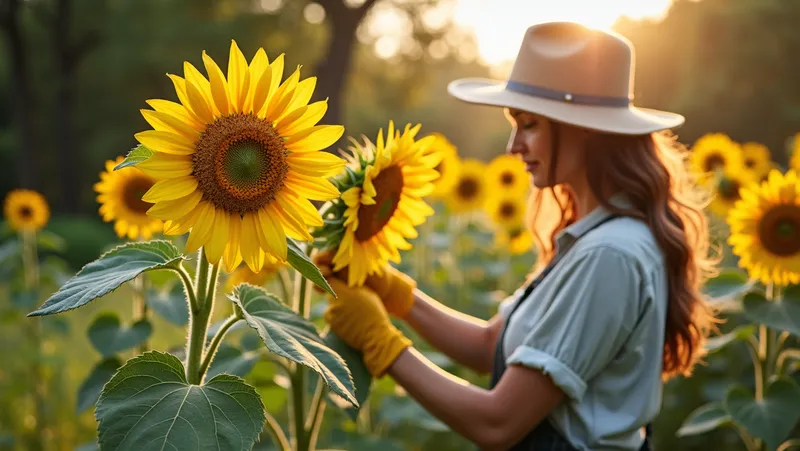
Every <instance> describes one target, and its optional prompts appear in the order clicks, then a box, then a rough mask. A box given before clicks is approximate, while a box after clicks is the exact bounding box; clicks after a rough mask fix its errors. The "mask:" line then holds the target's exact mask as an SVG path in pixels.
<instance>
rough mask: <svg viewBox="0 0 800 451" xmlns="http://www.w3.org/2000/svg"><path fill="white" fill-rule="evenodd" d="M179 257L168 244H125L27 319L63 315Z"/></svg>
mask: <svg viewBox="0 0 800 451" xmlns="http://www.w3.org/2000/svg"><path fill="white" fill-rule="evenodd" d="M182 259H183V255H181V253H180V251H179V250H178V248H177V247H175V245H173V244H172V243H170V242H169V241H164V240H155V241H148V242H145V243H126V244H123V245H121V246H117V247H116V248H114V249H112V250H110V251H108V252H106V253H105V254H103V255H101V256H100V258H98V259H97V260H95V261H93V262H91V263H89V264H87V265H86V266H84V267H83V268H82V269H81V270H80V271H79V272H78V274H76V275H75V277H73V278H71V279H70V280H68V281H67V283H65V284H64V285H63V286H62V287H61V288H60V289H59V290H58V291H57V292H56V293H55V294H53V295H52V296H50V298H49V299H48V300H47V301H45V303H44V304H43V305H42V306H41V307H40V308H39V309H38V310H36V311H34V312H31V313H29V314H28V316H42V315H52V314H54V313H61V312H66V311H67V310H72V309H75V308H78V307H81V306H83V305H86V304H88V303H89V302H91V301H93V300H95V299H97V298H99V297H102V296H105V295H107V294H108V293H111V292H112V291H114V290H116V289H117V288H119V287H120V285H122V284H123V283H125V282H128V281H130V280H133V279H134V278H136V277H137V276H138V275H139V274H141V273H143V272H145V271H152V270H154V269H167V268H171V269H174V268H177V267H178V265H180V262H181V260H182Z"/></svg>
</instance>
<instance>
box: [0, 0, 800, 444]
mask: <svg viewBox="0 0 800 451" xmlns="http://www.w3.org/2000/svg"><path fill="white" fill-rule="evenodd" d="M459 3H460V0H453V1H447V0H442V1H435V0H434V1H431V0H366V1H363V0H360V1H359V0H352V1H351V0H319V1H305V0H303V1H297V2H294V1H292V2H289V1H281V0H261V1H258V2H242V1H238V0H237V1H234V0H219V1H214V2H198V1H195V0H169V1H164V2H149V1H142V0H140V1H137V2H135V1H129V0H120V1H117V2H106V1H99V0H98V2H97V3H96V4H95V3H92V2H73V1H70V0H31V1H22V0H0V29H1V30H2V31H3V39H4V42H6V43H8V46H7V48H4V49H3V50H2V51H0V58H3V61H9V62H10V64H7V65H5V66H3V67H0V85H2V86H5V87H8V88H9V89H7V90H5V91H4V92H3V93H2V94H0V98H3V99H5V100H7V102H0V171H5V172H3V176H2V177H0V199H2V202H3V208H2V222H1V223H0V350H2V353H3V359H2V364H0V451H93V450H102V451H123V450H125V451H127V450H142V449H147V450H149V449H158V450H167V449H175V450H232V451H237V450H240V451H249V450H256V451H267V450H271V451H313V450H320V451H322V450H327V451H331V450H352V451H367V450H380V451H384V450H385V451H394V450H397V451H405V450H413V451H417V450H419V451H426V450H431V451H451V450H452V451H456V450H464V449H475V447H474V445H472V444H471V443H469V442H468V441H466V440H465V439H463V438H462V437H460V436H459V435H457V434H456V433H454V432H453V431H452V430H450V428H449V427H448V426H447V425H446V424H444V423H443V422H441V421H439V420H438V419H436V418H435V417H434V416H432V415H431V414H429V413H428V412H427V411H425V410H424V409H423V408H422V407H421V406H420V405H419V404H418V403H417V402H416V401H415V400H414V399H413V398H411V397H410V396H409V395H408V394H407V393H406V392H405V391H404V390H403V389H402V388H401V387H400V386H399V385H397V384H395V382H394V381H393V380H392V379H391V378H390V377H388V376H387V377H381V378H377V379H376V378H373V377H371V375H370V374H371V370H372V369H371V368H367V366H366V364H365V363H364V359H362V357H361V355H360V354H359V353H358V352H356V351H355V350H353V349H351V348H350V347H348V346H347V345H346V344H345V343H344V342H343V341H342V340H341V339H340V338H339V337H337V336H336V335H335V334H333V333H331V332H330V331H329V330H328V326H327V324H326V319H325V312H326V308H327V307H328V305H329V302H328V299H329V296H330V295H331V294H332V293H333V292H334V290H333V289H332V288H331V286H330V285H329V284H328V281H327V280H326V277H325V276H326V275H328V274H324V273H323V271H322V270H321V269H320V267H322V266H323V265H321V264H319V262H320V261H325V262H327V263H329V267H330V268H331V269H332V271H334V272H339V273H340V274H343V273H345V272H346V277H344V278H345V279H346V282H347V284H348V285H351V286H358V285H364V284H365V283H366V282H365V281H367V280H368V279H369V278H370V277H373V276H376V275H380V274H382V273H383V271H385V270H386V269H387V268H388V267H389V266H392V267H394V268H397V269H398V270H400V271H401V272H402V273H404V274H406V275H407V276H408V277H410V278H412V279H413V280H414V281H415V282H416V285H417V286H418V287H419V288H420V289H421V290H422V291H424V292H425V293H427V294H429V295H430V296H431V297H433V298H434V299H437V300H438V301H440V302H441V303H443V304H445V305H446V306H448V307H451V308H453V309H455V310H458V311H460V312H463V313H466V314H468V315H472V316H475V317H478V318H482V319H488V318H490V317H492V316H493V315H495V314H496V312H497V309H498V305H499V303H500V302H501V301H502V300H504V299H506V298H507V297H508V296H510V295H512V294H513V293H514V292H515V291H516V290H517V289H518V288H519V287H520V286H521V285H522V284H523V283H524V281H525V280H526V279H527V278H528V276H529V275H530V273H531V271H532V270H533V268H534V266H535V264H536V263H537V255H536V250H535V249H536V245H535V244H536V241H535V237H534V235H533V234H532V233H531V232H530V231H529V228H528V223H529V222H530V218H529V217H528V214H529V212H528V200H529V195H530V192H531V184H530V176H529V174H528V173H527V171H526V168H525V166H524V164H523V163H522V162H521V161H520V160H519V159H518V158H516V157H513V156H510V155H507V154H505V153H504V152H503V149H504V143H505V142H506V140H507V137H508V126H507V124H506V123H504V122H503V121H502V115H501V114H500V113H499V112H498V111H494V110H493V111H492V112H486V111H484V110H478V109H464V108H465V107H463V106H462V105H459V104H456V103H453V102H451V101H450V100H448V99H446V96H445V94H444V92H445V86H446V82H447V81H449V80H451V79H454V78H458V77H462V76H464V75H470V76H471V75H480V76H488V75H495V74H494V73H493V72H491V73H490V68H489V67H488V66H489V65H488V64H484V63H482V62H481V61H480V60H479V59H478V58H477V56H475V55H473V56H471V57H470V52H472V53H475V54H476V55H477V48H478V47H479V46H478V42H476V41H475V38H473V37H472V35H470V34H469V33H467V32H465V31H464V30H462V29H460V28H459V26H458V24H457V21H456V20H454V19H453V20H451V19H452V17H455V15H454V14H455V13H453V10H452V9H448V8H455V7H456V6H454V5H458V4H459ZM669 3H670V5H671V7H670V8H669V9H668V14H667V15H666V16H665V18H664V19H663V20H661V21H657V22H653V21H651V20H649V19H647V20H641V21H635V20H632V19H627V18H625V17H621V18H620V19H619V20H618V21H617V23H616V25H615V29H617V30H618V31H619V32H621V33H623V34H624V35H625V36H627V37H630V39H631V40H632V41H634V42H635V44H636V46H637V49H638V50H637V51H638V52H639V55H641V56H642V58H641V60H642V61H643V63H644V64H643V65H642V67H643V68H637V71H642V72H637V83H639V84H640V86H643V87H644V91H645V94H644V95H643V96H641V97H640V96H639V94H638V93H637V98H643V99H644V103H647V104H651V105H653V106H659V105H663V106H665V107H666V106H669V107H674V109H675V110H676V111H681V112H685V113H686V116H687V118H688V119H689V120H688V122H687V125H686V126H685V127H684V128H682V129H680V130H678V131H677V133H678V134H679V139H680V141H681V142H684V143H686V145H687V148H688V152H687V158H686V161H685V164H686V166H687V168H688V169H689V170H690V172H691V173H692V174H693V175H694V176H695V177H696V180H697V181H698V183H699V184H700V185H701V186H702V187H703V188H704V189H705V190H706V191H707V192H708V194H709V195H708V203H707V209H706V213H707V215H708V216H709V218H710V224H711V228H712V230H711V232H712V238H713V246H712V247H713V251H712V254H713V255H711V257H712V258H715V259H716V260H718V264H717V267H718V269H719V270H718V273H717V274H715V275H714V276H713V277H712V278H710V279H709V280H708V281H707V282H706V284H705V286H704V295H705V296H707V298H708V300H709V301H710V302H711V303H712V305H713V306H714V308H715V309H716V311H717V312H718V316H719V317H720V319H722V322H721V324H720V325H719V331H718V332H715V333H714V335H712V336H711V337H710V338H709V340H708V341H707V343H706V352H707V355H706V356H705V357H704V359H703V363H702V364H701V365H699V366H698V367H697V368H696V369H695V371H694V373H693V374H692V376H691V377H677V378H674V379H671V380H669V381H668V382H667V383H666V384H665V386H664V391H663V395H662V409H661V412H660V414H659V416H658V418H657V419H656V421H655V422H654V424H653V429H654V442H655V443H654V445H655V446H654V448H655V449H656V450H690V451H705V450H715V451H716V450H721V451H740V450H744V451H761V450H769V451H789V450H792V449H800V125H799V124H798V123H797V117H798V116H797V111H798V110H797V106H796V105H798V104H800V94H797V95H796V91H797V89H796V77H795V76H794V75H792V74H795V73H796V71H795V70H786V71H780V70H778V71H773V70H772V69H774V68H775V67H778V68H785V67H788V66H786V65H787V64H790V62H787V61H794V60H793V59H792V58H787V57H786V55H795V54H797V52H800V45H797V43H800V40H797V39H794V38H795V37H796V36H797V33H796V23H797V22H798V21H800V7H798V6H796V5H794V3H790V2H780V1H762V0H731V3H729V2H728V1H727V0H726V1H722V0H701V1H686V0H675V1H673V2H669ZM731 4H735V7H730V5H731ZM438 8H441V11H444V12H443V13H442V12H441V11H440V10H439V9H438ZM320 10H321V11H322V12H321V13H320ZM431 11H433V13H431ZM428 13H431V14H429V15H428ZM440 13H441V14H440ZM392 14H394V15H395V16H392ZM437 14H440V15H442V17H446V18H447V20H445V21H444V22H443V23H438V22H436V17H438V16H437ZM451 16H452V17H451ZM387 17H389V19H387ZM392 17H394V19H392ZM397 17H400V19H398V18H397ZM404 17H405V19H403V18H404ZM431 17H433V18H431ZM392 20H395V21H399V22H400V23H401V24H402V25H401V26H398V27H395V28H397V29H399V30H401V31H400V32H398V33H399V34H400V35H401V37H402V38H403V39H405V41H403V45H398V46H397V49H395V50H396V52H395V54H393V55H389V56H386V55H384V53H387V52H388V50H387V48H389V49H390V47H391V45H388V44H386V42H387V41H386V39H385V38H386V36H391V33H392V30H393V25H392V24H393V23H394V22H392ZM395 25H396V23H395ZM325 27H327V28H329V29H330V30H331V32H332V36H333V37H332V38H330V39H329V38H327V37H325V36H324V33H323V28H325ZM765 29H769V30H776V32H775V33H774V36H777V37H775V39H772V37H770V38H766V37H761V38H758V37H759V36H761V35H762V34H763V30H765ZM394 31H397V30H394ZM738 33H743V34H746V35H747V36H749V38H748V39H745V40H736V39H732V38H731V36H734V35H737V36H738ZM667 35H669V36H674V37H675V39H674V40H665V39H663V36H667ZM770 36H772V35H770ZM790 37H791V39H790ZM664 42H669V44H668V45H665V44H664ZM343 43H344V44H343ZM345 44H347V45H348V46H350V47H349V48H350V50H346V49H347V48H348V47H347V46H345ZM326 46H328V47H326ZM473 47H474V48H473ZM442 48H445V49H447V52H446V53H445V56H442V57H439V56H437V55H439V54H441V52H442V51H441V49H442ZM764 48H769V49H773V50H774V51H770V52H766V51H764ZM204 49H206V50H204ZM437 49H438V50H437ZM654 55H658V57H657V58H656V57H655V56H654ZM771 58H773V59H771ZM661 60H663V61H664V62H660V61H661ZM493 69H497V68H493ZM648 71H650V72H648ZM164 73H166V76H164ZM687 74H688V75H687ZM731 74H736V76H734V75H731ZM776 74H777V75H776ZM670 77H672V78H675V79H680V80H681V83H667V81H668V80H667V79H668V78H670ZM709 80H713V81H712V82H709ZM709 83H711V84H709ZM678 85H680V86H682V87H681V88H680V89H681V90H680V91H676V90H677V89H678V87H677V86H678ZM712 85H713V86H712ZM753 86H759V87H761V88H759V90H758V91H757V94H758V95H756V91H754V90H753ZM648 93H649V94H648ZM648 96H649V97H648ZM668 109H673V108H668ZM137 110H138V111H137ZM723 131H724V132H723ZM741 137H748V139H741ZM739 139H741V141H742V142H739V141H738V140H739ZM343 283H344V282H343ZM391 313H398V312H391ZM401 316H402V315H401ZM395 325H396V326H397V327H398V328H399V329H400V330H401V331H402V332H403V333H404V334H405V335H406V336H407V337H408V338H409V339H410V340H411V341H412V342H413V343H414V345H415V347H416V348H417V349H418V350H419V351H420V352H421V353H423V354H424V355H425V356H426V357H427V358H428V359H429V360H430V361H432V362H434V363H435V364H436V365H438V366H440V367H441V368H442V369H444V370H445V371H448V372H450V373H452V374H454V375H456V376H458V377H460V378H462V379H464V380H467V381H469V382H471V383H474V384H477V385H480V386H486V385H487V384H488V382H489V380H488V376H482V375H476V374H475V373H473V372H472V371H470V370H468V369H467V368H465V367H462V366H461V365H459V364H457V363H456V362H454V361H452V360H450V359H449V358H448V357H447V356H445V355H444V354H442V353H440V352H438V351H437V350H436V349H433V348H432V347H430V346H429V345H428V344H427V343H426V341H425V340H424V339H423V337H421V336H419V335H418V334H417V333H416V332H415V331H414V330H413V329H412V328H411V327H409V326H408V325H406V324H405V323H403V322H401V321H395ZM372 372H374V371H372Z"/></svg>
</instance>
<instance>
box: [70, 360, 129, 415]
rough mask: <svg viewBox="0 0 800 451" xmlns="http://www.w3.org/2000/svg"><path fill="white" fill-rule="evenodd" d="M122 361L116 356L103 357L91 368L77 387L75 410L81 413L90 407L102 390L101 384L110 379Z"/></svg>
mask: <svg viewBox="0 0 800 451" xmlns="http://www.w3.org/2000/svg"><path fill="white" fill-rule="evenodd" d="M121 366H122V362H120V360H119V359H118V358H116V357H108V358H106V359H103V360H101V361H99V362H97V364H96V365H95V366H94V368H92V372H91V373H89V376H87V377H86V380H84V381H83V383H81V386H80V388H78V397H77V407H76V409H75V411H76V412H78V413H81V412H83V411H84V410H86V409H88V408H89V407H92V406H93V405H94V404H95V403H96V402H97V398H99V397H100V393H101V392H102V391H103V386H104V385H106V382H108V381H110V380H111V377H112V376H114V374H115V373H116V372H117V370H118V369H119V367H121Z"/></svg>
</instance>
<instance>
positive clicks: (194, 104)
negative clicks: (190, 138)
mask: <svg viewBox="0 0 800 451" xmlns="http://www.w3.org/2000/svg"><path fill="white" fill-rule="evenodd" d="M186 97H187V98H188V99H189V105H190V106H191V108H192V111H193V112H194V114H195V115H196V116H197V118H198V119H200V121H201V122H203V123H204V124H210V123H211V122H212V121H213V120H214V114H213V112H212V110H211V106H210V105H209V104H208V101H207V100H206V98H205V97H204V96H203V93H202V91H200V88H198V87H197V86H195V85H194V84H193V83H189V82H187V83H186Z"/></svg>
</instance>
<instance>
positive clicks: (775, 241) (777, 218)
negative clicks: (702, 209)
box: [728, 171, 800, 285]
mask: <svg viewBox="0 0 800 451" xmlns="http://www.w3.org/2000/svg"><path fill="white" fill-rule="evenodd" d="M741 193H742V199H741V200H740V201H738V202H737V203H736V206H735V207H734V209H733V210H731V212H730V214H729V215H728V224H729V225H730V228H731V236H730V238H729V239H728V242H729V243H730V244H731V245H732V246H733V253H734V254H736V255H738V256H739V266H741V267H742V268H745V269H746V270H747V272H748V273H750V276H751V277H753V278H755V279H758V280H760V281H761V282H763V283H765V284H769V283H774V284H777V285H787V284H796V283H800V181H798V178H797V173H796V172H795V171H789V172H787V173H786V174H785V175H782V174H781V173H780V172H779V171H772V172H770V173H769V176H768V178H767V180H766V181H764V182H761V184H752V185H749V187H747V188H744V189H742V191H741Z"/></svg>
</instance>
